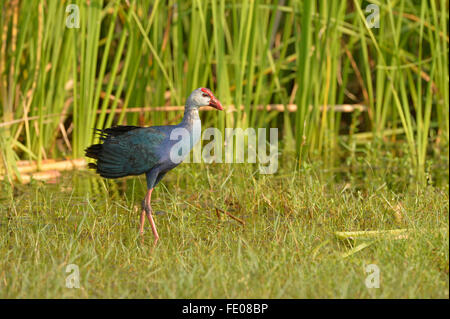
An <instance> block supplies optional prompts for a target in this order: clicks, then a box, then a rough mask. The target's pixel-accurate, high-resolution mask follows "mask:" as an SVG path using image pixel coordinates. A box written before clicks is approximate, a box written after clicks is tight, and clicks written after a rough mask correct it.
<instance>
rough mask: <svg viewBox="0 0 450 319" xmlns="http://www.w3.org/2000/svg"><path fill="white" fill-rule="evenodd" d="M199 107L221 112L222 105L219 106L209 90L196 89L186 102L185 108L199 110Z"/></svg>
mask: <svg viewBox="0 0 450 319" xmlns="http://www.w3.org/2000/svg"><path fill="white" fill-rule="evenodd" d="M200 106H212V107H213V108H215V109H218V110H223V107H222V104H220V102H219V100H218V99H217V98H216V97H215V96H214V94H213V93H212V92H211V90H210V89H207V88H198V89H196V90H194V91H192V93H191V95H189V97H188V99H187V101H186V107H189V108H191V107H195V108H199V107H200Z"/></svg>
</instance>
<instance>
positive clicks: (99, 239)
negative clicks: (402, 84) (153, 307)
mask: <svg viewBox="0 0 450 319" xmlns="http://www.w3.org/2000/svg"><path fill="white" fill-rule="evenodd" d="M360 163H361V165H359V166H354V167H353V168H352V169H353V171H351V170H349V169H348V168H345V169H336V170H323V169H321V167H320V166H321V164H317V165H314V166H311V165H308V167H307V168H305V169H302V170H300V171H294V169H293V168H292V167H291V168H288V167H285V168H283V169H282V170H281V171H280V172H278V173H277V174H276V175H271V176H263V175H259V174H258V173H257V169H256V168H255V167H252V166H250V165H246V164H242V165H231V166H229V165H205V166H201V167H200V166H199V164H183V165H181V166H180V167H179V168H177V169H175V170H174V171H173V172H171V173H169V174H168V175H167V176H166V178H165V179H164V180H163V182H162V183H161V185H159V186H158V187H157V189H156V191H155V192H154V197H153V208H154V211H156V212H164V213H163V214H157V215H156V224H157V227H158V230H159V234H160V237H161V239H160V241H159V243H158V245H157V246H156V247H155V248H152V242H153V238H152V233H151V230H150V227H149V224H148V223H147V225H146V233H145V235H144V239H145V241H144V243H141V241H140V236H139V235H138V223H139V213H140V211H139V209H138V204H139V203H140V200H141V198H142V197H143V196H144V192H145V179H144V178H143V177H139V178H129V179H125V180H119V181H112V182H111V181H107V182H105V181H104V180H102V179H99V178H97V177H95V176H94V175H93V173H91V172H86V171H80V172H77V173H75V174H73V175H72V174H65V175H64V176H63V180H62V181H61V183H60V184H58V185H49V184H41V183H38V182H35V183H33V184H32V185H28V186H17V187H15V188H14V190H12V193H11V196H10V197H2V198H1V199H0V216H1V217H0V218H1V219H0V233H1V236H0V255H1V256H2V258H1V259H0V298H261V297H262V298H449V294H448V291H449V273H448V271H449V233H448V230H449V223H448V222H449V198H448V191H449V189H448V168H447V170H446V171H445V173H444V176H443V178H442V180H440V182H439V181H438V180H435V182H434V183H433V184H434V185H435V186H433V185H432V184H430V185H428V186H425V187H423V186H415V184H414V183H413V182H411V181H409V182H407V181H405V180H403V179H402V178H404V176H405V175H407V169H405V168H402V167H405V166H404V165H401V166H399V167H398V168H397V169H395V166H394V167H392V166H391V167H390V166H389V165H384V166H381V168H377V167H376V165H369V164H367V163H365V162H364V161H361V162H360ZM391 164H392V163H391ZM394 164H395V162H394ZM394 169H395V171H396V173H397V174H387V173H388V172H389V171H394ZM405 185H407V186H405ZM436 185H438V186H436ZM0 186H1V187H3V188H4V189H3V192H2V194H6V193H7V191H8V190H10V191H11V189H10V188H9V186H8V184H6V183H3V184H1V185H0ZM2 196H5V195H2ZM399 205H400V206H399ZM215 207H217V208H220V209H223V210H226V211H228V212H230V213H231V214H233V215H235V216H236V217H239V218H241V219H243V220H245V223H246V224H245V227H242V226H241V225H240V224H239V223H237V222H236V221H234V220H232V219H230V218H229V217H227V216H222V218H221V219H219V218H218V217H217V215H216V213H215ZM403 228H408V229H410V230H411V232H410V234H409V238H408V239H407V240H405V239H399V240H393V239H389V238H387V237H385V238H383V237H381V238H380V239H379V240H378V241H377V242H376V243H374V244H373V245H371V246H369V247H367V248H365V249H363V250H361V251H359V252H356V253H354V254H352V255H350V256H349V257H346V258H344V257H343V256H342V255H343V254H344V253H346V252H348V251H349V250H350V249H351V245H350V243H347V242H344V241H341V240H339V239H337V238H336V237H335V235H334V232H336V231H356V230H389V229H403ZM68 264H76V265H78V266H79V269H80V277H81V278H80V285H81V288H80V289H69V288H66V287H65V282H66V277H67V276H68V275H69V273H66V272H65V271H66V267H67V265H68ZM368 264H376V265H378V267H379V268H380V273H381V283H380V288H379V289H368V288H366V286H365V284H364V282H365V278H366V276H367V275H368V274H367V273H365V270H364V267H365V266H366V265H368Z"/></svg>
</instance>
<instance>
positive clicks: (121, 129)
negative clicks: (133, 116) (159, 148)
mask: <svg viewBox="0 0 450 319" xmlns="http://www.w3.org/2000/svg"><path fill="white" fill-rule="evenodd" d="M139 128H142V127H140V126H133V125H117V126H113V127H109V128H105V129H103V130H101V129H97V128H96V129H94V130H95V131H96V133H97V134H98V135H99V136H100V140H101V141H105V140H106V139H107V138H108V137H116V136H119V135H122V134H125V133H127V132H129V131H132V130H136V129H139Z"/></svg>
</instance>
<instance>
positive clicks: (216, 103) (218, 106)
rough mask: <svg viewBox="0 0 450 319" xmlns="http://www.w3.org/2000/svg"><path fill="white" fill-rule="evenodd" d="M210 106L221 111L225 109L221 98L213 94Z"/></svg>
mask: <svg viewBox="0 0 450 319" xmlns="http://www.w3.org/2000/svg"><path fill="white" fill-rule="evenodd" d="M209 106H212V107H213V108H215V109H218V110H219V111H222V110H223V107H222V104H220V102H219V100H218V99H216V97H215V96H213V97H212V98H211V100H210V101H209Z"/></svg>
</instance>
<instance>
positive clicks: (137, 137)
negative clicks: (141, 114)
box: [86, 126, 168, 178]
mask: <svg viewBox="0 0 450 319" xmlns="http://www.w3.org/2000/svg"><path fill="white" fill-rule="evenodd" d="M167 138H168V134H167V132H165V130H164V129H161V127H138V126H116V127H112V128H108V129H105V130H100V140H101V141H103V143H102V144H94V145H91V146H90V147H89V148H87V149H86V156H88V157H91V158H94V159H96V160H97V163H96V164H93V163H91V164H90V167H91V168H96V169H97V173H99V174H100V175H101V176H103V177H106V178H118V177H123V176H128V175H140V174H143V173H145V172H148V171H149V170H151V169H152V167H153V166H155V165H157V164H158V163H159V162H160V160H161V158H162V157H163V155H164V154H163V152H162V150H161V145H162V144H163V142H164V141H165V140H167Z"/></svg>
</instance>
